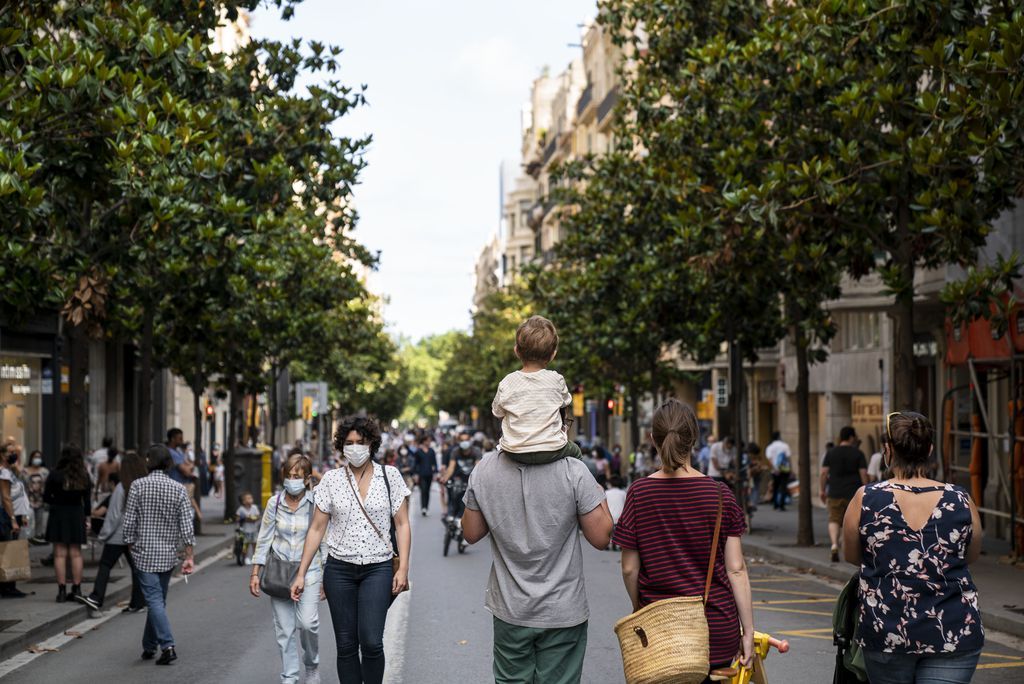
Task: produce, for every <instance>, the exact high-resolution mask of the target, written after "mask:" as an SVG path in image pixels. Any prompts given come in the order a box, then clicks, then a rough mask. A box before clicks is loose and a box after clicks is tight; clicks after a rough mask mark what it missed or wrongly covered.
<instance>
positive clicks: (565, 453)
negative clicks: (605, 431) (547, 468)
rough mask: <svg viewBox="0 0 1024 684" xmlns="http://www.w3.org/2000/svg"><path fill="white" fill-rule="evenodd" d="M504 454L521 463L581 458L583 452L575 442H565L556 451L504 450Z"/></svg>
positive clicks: (528, 463)
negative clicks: (517, 451)
mask: <svg viewBox="0 0 1024 684" xmlns="http://www.w3.org/2000/svg"><path fill="white" fill-rule="evenodd" d="M505 455H507V456H508V457H509V458H511V459H512V460H513V461H515V462H516V463H521V464H522V465H540V464H541V463H554V462H555V461H557V460H559V459H563V458H583V452H581V451H580V447H579V445H577V444H576V442H566V443H565V446H564V447H562V448H561V449H559V450H558V451H524V452H522V453H518V454H514V453H512V452H511V451H506V452H505Z"/></svg>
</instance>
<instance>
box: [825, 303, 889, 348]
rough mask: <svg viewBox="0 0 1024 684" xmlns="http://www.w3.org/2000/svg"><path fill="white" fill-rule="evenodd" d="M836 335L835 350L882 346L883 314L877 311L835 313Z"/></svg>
mask: <svg viewBox="0 0 1024 684" xmlns="http://www.w3.org/2000/svg"><path fill="white" fill-rule="evenodd" d="M833 321H834V322H835V324H836V328H837V330H836V336H835V337H834V338H833V339H832V351H833V352H855V351H867V350H871V349H878V348H879V347H880V346H881V329H880V328H881V314H879V313H878V312H877V311H844V312H839V313H834V314H833Z"/></svg>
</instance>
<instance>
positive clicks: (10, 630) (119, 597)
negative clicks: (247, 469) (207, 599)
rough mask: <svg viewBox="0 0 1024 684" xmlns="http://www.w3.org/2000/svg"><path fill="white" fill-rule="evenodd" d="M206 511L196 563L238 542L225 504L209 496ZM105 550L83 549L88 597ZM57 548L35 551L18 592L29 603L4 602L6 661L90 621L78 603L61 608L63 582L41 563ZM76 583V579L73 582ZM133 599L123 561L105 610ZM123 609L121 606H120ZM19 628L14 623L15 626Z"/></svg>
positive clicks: (1, 646) (0, 615)
mask: <svg viewBox="0 0 1024 684" xmlns="http://www.w3.org/2000/svg"><path fill="white" fill-rule="evenodd" d="M200 508H201V510H202V511H203V523H202V532H203V533H202V535H201V536H197V537H196V545H195V548H194V549H193V554H194V556H195V560H196V563H197V564H198V563H200V562H202V561H203V560H205V559H206V558H209V557H211V556H215V555H216V554H218V553H220V552H222V551H224V550H225V549H228V548H230V547H231V545H232V543H233V542H234V538H235V526H234V524H227V525H225V524H224V523H223V521H222V518H223V513H224V500H223V499H217V498H214V497H212V496H208V497H205V498H204V499H203V501H202V503H201V504H200ZM102 550H103V545H102V544H101V543H99V542H94V543H92V544H89V545H88V546H84V547H82V556H83V558H84V559H85V571H84V572H83V578H82V593H83V594H86V595H88V593H89V592H90V591H91V590H92V585H93V581H94V580H95V578H96V568H97V567H98V565H99V559H100V552H101V551H102ZM51 551H52V546H51V545H49V544H47V545H46V546H30V547H29V556H30V557H31V562H32V579H31V580H28V581H25V582H18V588H19V589H21V590H22V591H24V592H26V593H29V594H30V595H29V596H27V597H25V598H23V599H2V600H0V660H5V659H7V658H10V657H11V656H13V655H15V654H16V653H19V652H21V651H22V650H24V649H26V648H29V647H31V646H32V645H33V644H36V643H38V642H40V641H43V640H45V639H47V638H49V637H51V636H54V635H56V634H59V633H60V632H61V631H63V630H65V629H67V628H68V627H71V626H72V625H75V624H78V623H79V622H81V621H82V620H85V619H87V618H88V617H89V611H88V609H87V608H86V607H85V606H83V605H81V604H80V603H78V602H76V601H71V600H69V601H68V602H67V603H57V602H56V601H55V600H54V599H55V598H56V597H57V579H56V577H55V575H54V573H53V568H52V567H46V566H43V565H42V564H41V561H42V559H43V558H45V557H47V556H49V555H50V553H51ZM69 579H70V578H69ZM70 588H71V587H70V586H69V587H68V589H69V590H70ZM130 594H131V573H130V572H129V571H128V564H127V563H126V562H125V561H124V559H122V560H121V561H120V565H115V566H114V569H113V571H112V572H111V573H110V582H109V584H107V595H106V598H105V599H104V602H103V603H104V611H105V612H106V611H119V610H121V609H122V608H123V607H124V606H125V605H127V599H128V597H129V595H130ZM119 604H120V605H119ZM11 623H13V624H11Z"/></svg>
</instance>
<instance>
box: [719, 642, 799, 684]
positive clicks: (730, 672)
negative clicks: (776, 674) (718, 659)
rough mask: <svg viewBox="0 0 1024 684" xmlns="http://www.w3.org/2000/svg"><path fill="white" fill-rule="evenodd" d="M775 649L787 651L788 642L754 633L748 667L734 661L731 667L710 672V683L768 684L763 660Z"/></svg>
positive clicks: (781, 651)
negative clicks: (751, 654) (752, 654)
mask: <svg viewBox="0 0 1024 684" xmlns="http://www.w3.org/2000/svg"><path fill="white" fill-rule="evenodd" d="M772 648H774V649H776V650H777V651H778V652H779V653H786V652H788V651H789V642H788V641H786V640H785V639H783V640H781V641H780V640H778V639H776V638H775V637H773V636H771V635H770V634H765V633H764V632H756V631H755V632H754V657H753V658H752V659H751V661H750V665H747V666H743V665H740V664H739V661H736V662H734V663H733V664H732V667H728V668H724V669H721V670H713V671H712V672H711V681H713V682H728V684H768V675H767V674H766V673H765V669H764V660H765V658H767V657H768V652H769V651H770V650H771V649H772Z"/></svg>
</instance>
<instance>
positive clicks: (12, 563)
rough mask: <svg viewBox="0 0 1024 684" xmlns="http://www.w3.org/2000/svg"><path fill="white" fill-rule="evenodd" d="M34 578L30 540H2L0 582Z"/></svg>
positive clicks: (0, 548)
mask: <svg viewBox="0 0 1024 684" xmlns="http://www.w3.org/2000/svg"><path fill="white" fill-rule="evenodd" d="M29 579H32V566H31V565H30V564H29V558H28V540H27V539H17V540H15V541H8V542H0V582H17V581H19V580H29Z"/></svg>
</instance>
